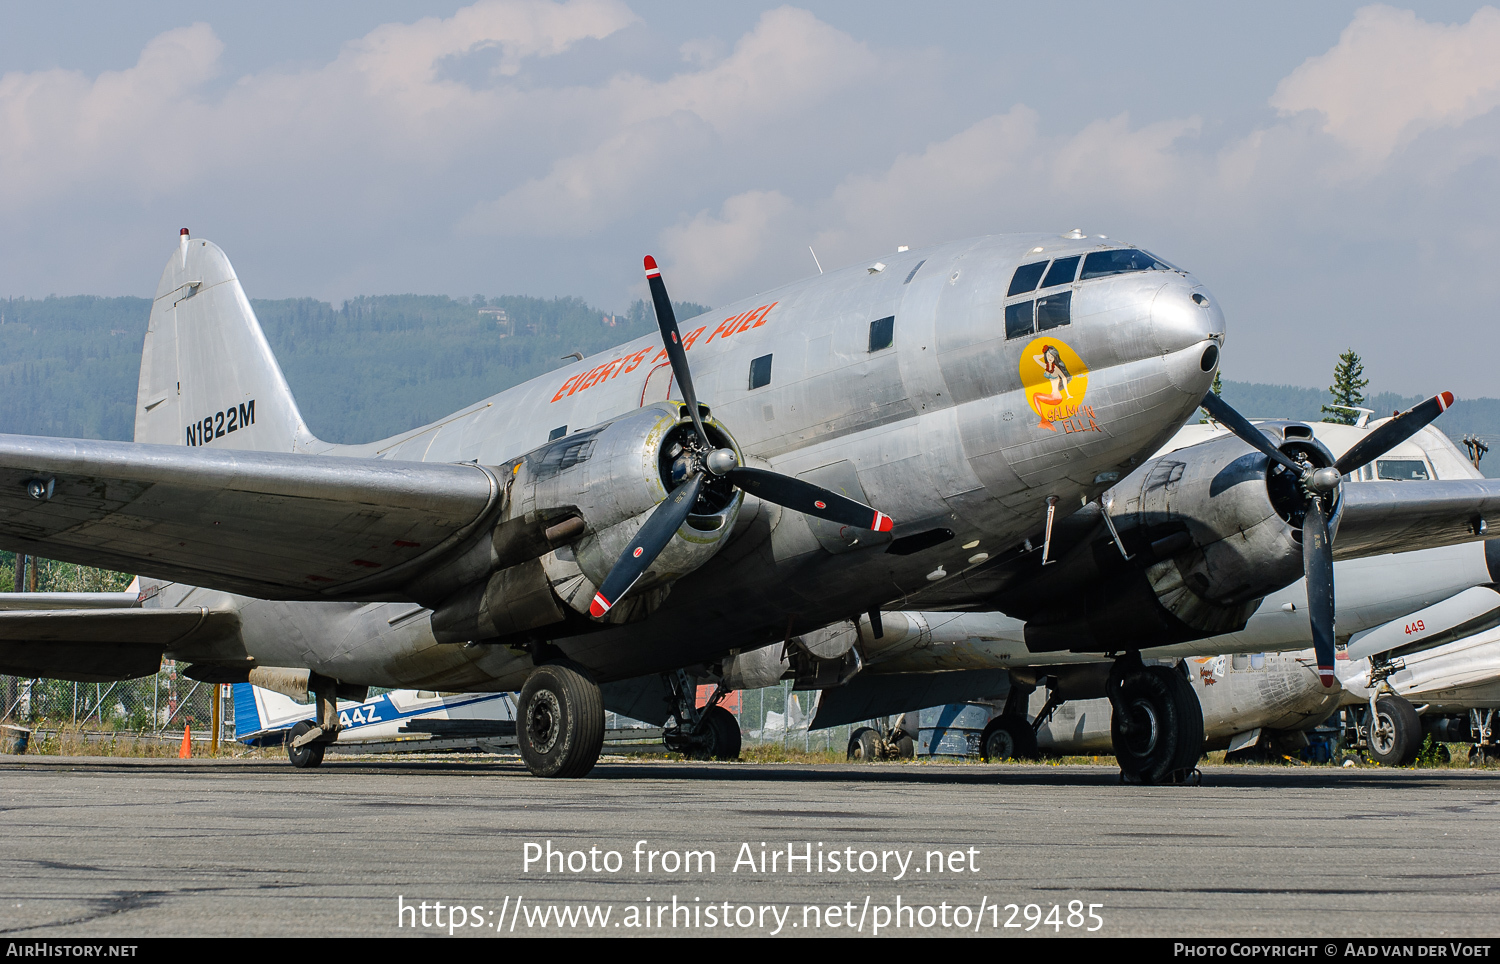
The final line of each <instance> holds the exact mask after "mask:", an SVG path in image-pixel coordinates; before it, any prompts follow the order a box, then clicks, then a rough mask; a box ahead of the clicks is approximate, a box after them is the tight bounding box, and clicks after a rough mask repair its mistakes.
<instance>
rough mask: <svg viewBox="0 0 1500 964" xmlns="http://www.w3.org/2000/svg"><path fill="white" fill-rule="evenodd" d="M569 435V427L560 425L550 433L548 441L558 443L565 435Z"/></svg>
mask: <svg viewBox="0 0 1500 964" xmlns="http://www.w3.org/2000/svg"><path fill="white" fill-rule="evenodd" d="M567 434H568V427H567V426H566V425H559V426H558V427H557V428H555V429H553V430H552V431H550V432H548V433H547V441H549V442H556V441H557V440H558V439H560V438H562V437H563V436H564V435H567Z"/></svg>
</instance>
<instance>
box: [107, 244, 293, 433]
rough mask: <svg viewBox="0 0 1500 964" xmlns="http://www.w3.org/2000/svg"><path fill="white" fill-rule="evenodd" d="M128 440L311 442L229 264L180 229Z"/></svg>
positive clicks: (154, 309)
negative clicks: (179, 237)
mask: <svg viewBox="0 0 1500 964" xmlns="http://www.w3.org/2000/svg"><path fill="white" fill-rule="evenodd" d="M135 440H136V441H137V442H155V443H157V444H161V445H214V446H218V447H221V448H232V449H254V450H257V451H262V452H293V451H296V450H298V449H300V448H303V447H304V446H305V445H307V444H308V443H310V442H315V441H316V439H315V438H314V437H313V435H312V433H311V432H309V431H308V430H307V425H306V423H304V422H303V421H302V415H301V413H299V412H298V411H297V403H296V401H295V400H294V399H293V398H292V392H291V389H289V388H287V384H286V378H284V377H283V376H282V374H281V366H279V365H277V364H276V357H275V356H274V355H272V354H271V346H270V345H269V344H267V343H266V336H265V334H264V333H263V332H262V331H261V329H260V323H259V322H257V321H256V320H255V312H254V311H253V310H251V308H250V301H249V299H247V298H246V297H245V291H244V289H243V288H241V287H240V281H239V278H237V277H235V274H234V268H233V266H231V265H230V263H229V259H228V258H226V257H225V256H224V252H223V251H221V250H219V247H218V245H215V244H213V243H211V242H208V241H202V240H198V239H196V238H191V237H189V236H188V231H187V228H183V229H182V236H181V240H180V241H179V244H178V249H177V251H175V252H173V254H172V257H171V259H170V260H169V261H168V262H167V267H166V270H165V271H163V272H162V275H161V284H159V285H157V288H156V299H155V301H154V303H153V304H152V305H151V323H150V325H149V327H148V328H147V329H146V346H145V349H144V350H143V352H142V354H141V381H140V387H139V389H138V390H137V393H136V409H135Z"/></svg>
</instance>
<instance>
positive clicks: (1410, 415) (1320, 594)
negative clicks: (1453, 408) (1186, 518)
mask: <svg viewBox="0 0 1500 964" xmlns="http://www.w3.org/2000/svg"><path fill="white" fill-rule="evenodd" d="M1452 404H1453V393H1452V392H1443V393H1441V394H1439V395H1434V396H1433V397H1432V398H1429V399H1427V400H1426V401H1425V402H1421V403H1420V404H1417V405H1414V406H1412V407H1411V408H1410V409H1409V410H1407V411H1405V412H1402V413H1401V414H1399V415H1397V416H1396V417H1395V418H1392V419H1391V420H1390V421H1388V422H1386V423H1385V424H1384V425H1382V426H1380V427H1379V428H1377V429H1375V430H1374V431H1373V432H1371V433H1370V434H1369V435H1366V436H1365V437H1364V438H1363V439H1361V440H1360V441H1359V442H1357V443H1356V444H1355V445H1354V446H1353V447H1352V448H1350V449H1349V451H1347V452H1345V453H1344V454H1343V455H1342V456H1341V457H1340V458H1339V459H1338V460H1337V461H1336V462H1334V464H1333V466H1332V467H1326V466H1325V467H1323V468H1318V467H1315V466H1313V465H1311V464H1309V463H1307V462H1299V461H1297V460H1296V459H1293V458H1291V457H1290V456H1288V455H1287V454H1286V453H1285V452H1283V451H1281V450H1280V449H1278V448H1277V447H1276V446H1275V445H1273V444H1272V442H1271V440H1270V439H1269V438H1268V437H1267V436H1266V434H1265V433H1264V432H1262V431H1261V430H1260V429H1258V428H1256V427H1255V426H1254V425H1252V424H1250V421H1249V420H1248V419H1246V418H1245V417H1244V416H1243V415H1241V414H1240V413H1239V412H1237V411H1235V410H1234V409H1233V408H1232V407H1231V406H1230V405H1229V403H1228V402H1226V401H1224V400H1223V399H1222V398H1220V397H1219V396H1218V395H1215V394H1214V393H1213V392H1209V393H1208V394H1207V395H1206V396H1204V398H1203V408H1204V409H1205V410H1206V411H1207V412H1208V414H1209V415H1211V416H1213V417H1214V418H1215V419H1217V420H1218V421H1219V422H1220V424H1222V425H1224V426H1225V427H1226V428H1228V429H1229V430H1230V431H1231V432H1233V433H1234V434H1235V435H1237V436H1239V437H1240V438H1241V439H1243V440H1244V441H1246V442H1249V443H1250V444H1251V445H1253V446H1254V447H1255V448H1256V449H1258V450H1259V451H1260V452H1262V453H1264V454H1265V456H1266V458H1268V459H1270V460H1271V461H1273V462H1275V463H1277V464H1278V465H1280V466H1282V467H1283V468H1284V469H1286V470H1287V471H1288V472H1292V473H1295V477H1296V478H1297V479H1298V480H1299V481H1300V489H1301V495H1302V498H1303V499H1304V500H1305V502H1306V505H1307V511H1306V512H1305V513H1304V515H1303V518H1302V571H1303V575H1304V576H1305V577H1306V578H1307V607H1308V614H1309V616H1310V617H1311V622H1312V634H1313V651H1314V652H1315V653H1316V654H1317V658H1318V676H1319V677H1320V678H1321V679H1322V681H1323V685H1324V686H1325V687H1331V686H1333V684H1334V683H1335V682H1336V681H1337V677H1336V676H1335V675H1334V671H1333V667H1334V660H1335V654H1334V638H1333V625H1334V592H1333V537H1332V535H1331V534H1330V533H1329V531H1328V518H1329V515H1330V513H1331V512H1332V509H1333V504H1334V502H1335V500H1336V497H1337V493H1338V489H1339V486H1340V485H1342V484H1343V478H1344V476H1346V475H1349V474H1350V473H1352V472H1356V471H1358V470H1359V469H1360V468H1361V467H1362V466H1365V465H1368V464H1369V463H1370V462H1372V461H1374V460H1375V459H1376V458H1378V457H1379V456H1381V455H1384V454H1385V453H1386V452H1389V451H1390V450H1391V449H1393V448H1395V447H1396V446H1397V445H1400V444H1401V443H1402V442H1404V441H1406V440H1407V439H1409V438H1411V437H1412V436H1413V435H1415V434H1417V432H1419V431H1421V429H1422V427H1423V426H1425V425H1427V423H1429V422H1431V421H1432V420H1433V419H1435V418H1437V417H1438V416H1439V415H1441V414H1443V412H1445V411H1447V410H1448V407H1449V406H1450V405H1452Z"/></svg>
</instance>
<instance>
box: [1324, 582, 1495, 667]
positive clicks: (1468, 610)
mask: <svg viewBox="0 0 1500 964" xmlns="http://www.w3.org/2000/svg"><path fill="white" fill-rule="evenodd" d="M1496 626H1500V592H1495V590H1493V589H1490V588H1487V587H1485V586H1473V587H1471V588H1469V589H1465V590H1464V591H1463V592H1461V593H1459V594H1458V595H1456V596H1450V597H1449V598H1447V599H1444V600H1443V601H1442V602H1440V603H1436V604H1434V605H1431V606H1428V607H1427V608H1426V609H1420V610H1418V611H1416V612H1414V613H1411V614H1410V615H1407V616H1403V617H1401V618H1400V619H1393V620H1391V621H1390V622H1388V623H1386V624H1385V625H1384V626H1377V627H1375V628H1374V629H1372V630H1370V631H1369V632H1366V633H1360V634H1358V635H1356V636H1354V637H1353V638H1352V639H1351V640H1350V641H1349V649H1348V650H1347V653H1348V656H1349V658H1350V659H1351V660H1355V659H1364V658H1366V657H1368V656H1375V655H1377V654H1384V655H1386V656H1387V657H1395V656H1410V655H1411V654H1413V653H1419V652H1422V651H1423V650H1427V649H1433V648H1435V647H1438V646H1442V645H1443V644H1444V643H1451V642H1453V641H1454V640H1456V639H1463V638H1464V637H1465V636H1472V635H1473V634H1475V633H1481V632H1484V631H1485V630H1487V629H1493V628H1495V627H1496Z"/></svg>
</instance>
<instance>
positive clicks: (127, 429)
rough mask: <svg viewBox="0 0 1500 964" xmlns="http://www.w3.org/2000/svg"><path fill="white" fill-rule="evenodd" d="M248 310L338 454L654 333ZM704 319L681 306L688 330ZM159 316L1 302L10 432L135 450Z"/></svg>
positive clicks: (460, 308)
mask: <svg viewBox="0 0 1500 964" xmlns="http://www.w3.org/2000/svg"><path fill="white" fill-rule="evenodd" d="M251 304H252V305H254V307H255V313H256V316H257V317H258V318H259V319H260V323H261V327H262V328H264V329H265V332H266V338H267V339H268V340H269V341H270V343H271V347H272V349H273V350H275V352H276V357H277V359H278V360H279V361H280V362H281V365H282V369H283V370H284V371H285V372H286V378H287V382H288V384H290V385H291V387H292V392H293V394H295V395H296V397H297V404H298V405H299V406H300V407H301V409H302V414H303V417H304V418H306V419H307V422H308V424H309V426H311V428H312V430H313V431H314V432H315V433H316V434H317V435H318V436H319V437H321V438H325V439H327V440H329V441H333V442H364V441H369V440H371V439H378V438H384V437H385V436H387V435H392V434H394V433H396V432H400V431H403V430H405V429H408V428H412V427H413V426H417V425H421V424H424V423H426V422H430V421H432V420H434V419H437V418H440V417H441V416H443V415H446V414H448V413H449V412H452V411H454V410H455V409H458V408H461V407H462V406H464V405H468V404H469V403H471V402H474V401H477V400H479V399H481V398H484V397H486V396H488V395H493V394H494V393H496V392H498V391H501V390H502V389H505V388H509V387H510V386H512V385H515V384H517V383H519V382H523V381H525V380H526V379H528V378H531V377H533V376H535V375H540V374H542V373H543V372H546V371H549V370H551V369H553V368H557V367H559V366H561V365H563V364H564V363H565V362H564V361H563V358H562V356H564V355H566V354H568V353H570V352H574V351H578V352H582V353H583V354H584V355H589V354H592V353H593V352H596V351H603V350H605V349H606V348H609V347H611V346H613V345H616V344H619V343H620V342H623V341H627V340H628V339H630V338H634V337H636V336H638V335H643V334H647V333H649V332H653V331H655V330H656V324H655V318H654V316H653V315H652V313H651V309H650V308H649V306H647V305H646V304H645V303H644V302H639V301H638V302H636V303H635V304H634V305H632V306H631V308H630V310H629V311H628V312H626V313H624V314H617V315H611V314H608V313H606V312H603V311H600V310H599V309H597V308H593V307H591V306H589V305H588V304H586V303H584V302H583V301H582V300H580V299H577V298H555V299H550V300H549V299H544V298H527V297H521V296H505V297H499V298H484V297H483V296H480V295H475V296H474V297H473V298H456V299H455V298H449V297H446V296H443V295H381V296H375V297H361V298H354V299H352V300H350V301H347V302H345V303H344V304H343V305H341V306H339V307H337V308H335V307H334V306H333V305H330V304H329V303H328V302H325V301H316V300H313V299H311V298H297V299H289V300H284V301H253V302H251ZM706 310H708V309H707V308H705V307H704V306H702V305H697V304H693V303H691V302H684V303H682V304H679V305H677V313H678V317H679V318H680V319H687V318H690V317H692V316H694V315H698V314H701V313H702V312H704V311H706ZM150 314H151V302H150V301H149V300H148V299H146V298H95V297H90V296H76V297H68V298H45V299H40V300H29V299H24V298H17V299H11V300H0V431H4V432H12V433H20V434H26V435H66V436H75V437H82V438H111V439H128V438H130V437H131V433H132V431H133V429H134V424H135V423H134V413H133V410H132V409H133V406H134V404H135V389H136V380H137V377H138V374H139V371H140V357H141V344H142V342H143V341H144V339H145V336H146V321H147V319H148V318H149V317H150Z"/></svg>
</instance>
